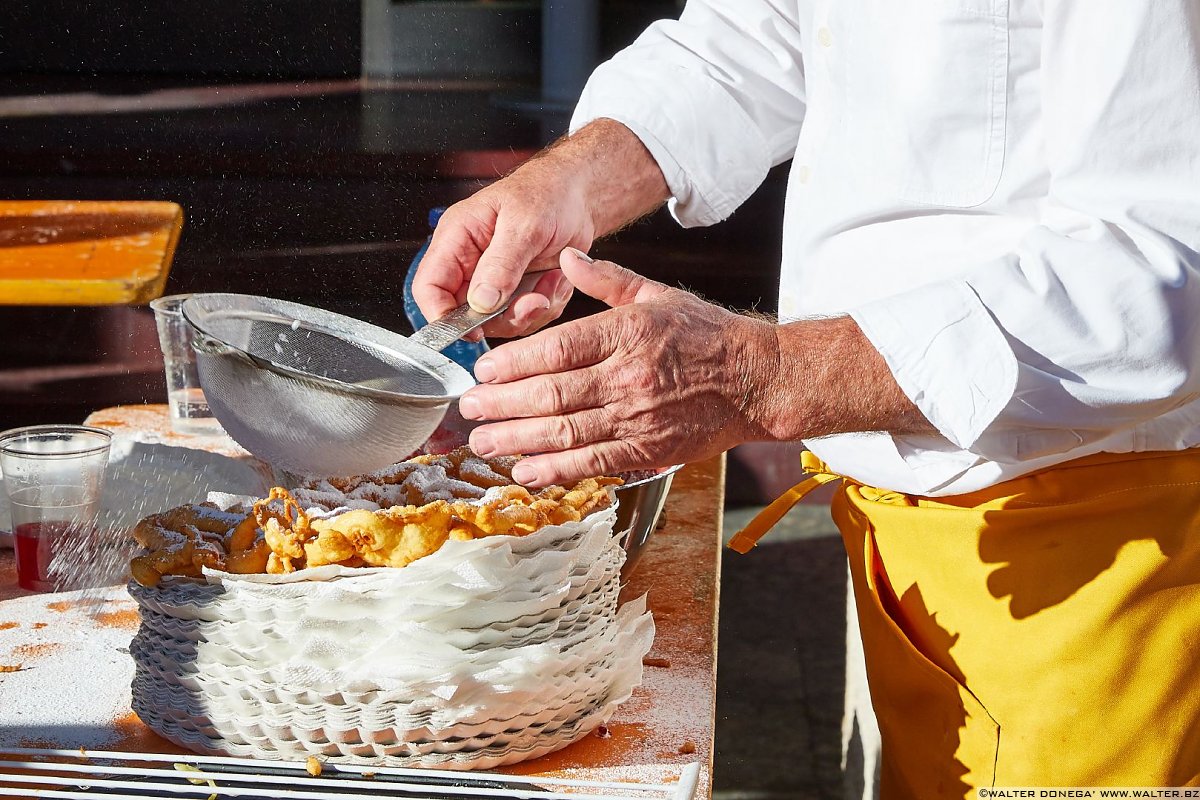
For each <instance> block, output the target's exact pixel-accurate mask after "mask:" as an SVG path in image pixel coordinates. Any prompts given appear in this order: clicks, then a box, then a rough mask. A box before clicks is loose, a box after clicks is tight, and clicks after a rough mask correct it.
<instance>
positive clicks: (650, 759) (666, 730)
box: [0, 406, 725, 798]
mask: <svg viewBox="0 0 1200 800" xmlns="http://www.w3.org/2000/svg"><path fill="white" fill-rule="evenodd" d="M164 415H165V407H162V406H157V407H155V406H150V407H140V408H128V409H107V410H105V411H104V412H100V413H98V414H95V415H93V416H92V417H91V418H89V422H91V423H97V422H98V423H99V424H108V425H109V426H110V427H113V428H114V429H118V430H119V429H122V428H124V429H126V430H127V429H128V426H129V424H130V420H140V422H137V423H136V424H137V425H139V426H140V427H142V428H144V429H146V430H147V431H149V432H150V433H151V435H157V434H155V433H154V432H153V430H152V429H155V428H157V429H158V430H159V432H164V431H165V427H164V426H163V424H162V421H163V420H164V419H165V416H164ZM170 443H171V444H174V445H190V444H195V445H196V446H202V445H203V444H206V445H207V446H208V448H211V447H212V446H213V443H212V442H211V440H208V439H204V440H195V441H194V442H189V440H188V439H187V438H186V437H175V438H174V439H172V440H171V442H170ZM224 446H226V447H228V444H226V445H224ZM231 452H236V451H231ZM724 482H725V461H724V458H723V457H719V458H714V459H711V460H708V461H704V462H701V463H697V464H689V465H688V466H686V467H685V468H684V469H682V470H680V472H679V473H678V474H677V475H676V477H675V482H674V485H673V486H672V489H671V494H670V497H669V498H668V500H667V504H666V510H665V518H666V524H665V525H664V526H663V527H661V528H660V529H659V530H658V531H656V532H655V534H654V536H653V537H652V539H651V540H650V543H649V545H648V546H647V549H646V550H645V551H644V553H643V555H642V558H641V561H640V562H639V563H638V566H637V569H636V570H635V572H634V574H633V575H632V576H631V578H630V580H629V583H628V584H627V585H626V586H625V588H624V590H623V592H622V595H621V599H622V600H623V601H624V600H629V599H632V598H635V597H638V596H640V595H642V594H646V595H647V599H648V607H649V609H650V610H651V611H652V612H653V614H654V622H655V625H656V627H657V634H656V637H655V642H654V646H653V647H652V649H651V651H650V653H649V655H648V656H647V658H646V666H645V668H644V675H643V680H642V685H641V686H640V687H639V688H638V689H637V690H635V691H634V694H633V696H632V697H631V698H630V699H629V700H628V701H626V702H625V703H624V704H623V705H622V706H621V707H620V709H619V710H618V711H617V713H616V715H615V716H614V717H613V719H612V720H611V721H610V722H609V723H608V724H607V726H605V728H606V730H605V731H604V733H605V734H606V735H605V736H603V738H602V736H601V735H598V734H597V733H592V734H589V735H588V736H586V737H584V738H583V739H581V740H580V741H578V742H576V743H575V744H573V745H571V746H569V747H567V748H565V749H563V750H560V751H558V752H557V753H551V754H550V755H547V756H544V757H542V758H539V759H535V760H533V761H529V762H526V763H524V764H518V765H516V766H513V767H509V768H507V769H505V770H502V771H507V772H510V773H519V774H529V775H538V774H553V775H556V776H560V777H561V776H564V775H565V776H569V777H578V778H586V779H592V780H621V781H641V782H655V783H657V782H669V781H671V780H673V779H674V778H675V777H676V776H677V775H678V774H679V770H680V769H681V767H682V766H683V765H685V764H688V763H692V762H697V761H698V762H700V764H701V767H702V769H701V777H700V785H699V789H698V793H697V795H696V796H697V797H699V798H704V797H709V796H710V795H711V791H712V755H713V731H714V712H715V702H716V694H715V693H716V636H717V598H718V586H719V577H720V574H719V573H720V558H719V554H720V543H721V535H720V533H721V509H722V504H723V495H724ZM30 602H33V603H39V604H41V605H40V606H39V611H41V609H43V608H44V613H41V616H40V617H38V618H37V619H33V618H30V617H29V615H28V613H25V614H24V617H23V619H22V621H21V622H20V623H19V625H18V626H13V625H11V624H9V623H10V622H11V621H10V620H8V619H7V618H6V615H5V612H6V608H8V609H15V608H16V605H15V604H18V603H23V604H28V603H30ZM73 613H75V614H77V613H79V611H78V609H73V608H71V603H69V602H62V601H60V600H56V597H55V595H42V596H37V597H29V593H27V592H23V591H22V590H20V589H19V588H17V586H16V570H15V565H14V562H13V556H12V552H11V551H8V550H0V665H4V664H7V663H10V662H12V661H14V660H20V659H18V658H17V657H18V656H20V657H21V658H22V659H23V660H24V662H25V663H26V664H27V665H30V664H32V665H36V663H37V661H38V659H39V658H45V659H53V658H54V652H55V651H54V649H53V648H50V647H46V648H43V649H44V650H45V652H44V653H39V651H38V647H37V646H36V642H37V638H36V637H37V636H38V635H39V634H42V633H45V634H46V635H47V637H49V636H50V634H51V633H52V632H53V631H54V630H55V624H56V618H57V619H60V620H65V619H66V618H67V615H70V614H73ZM102 616H104V617H105V618H104V619H103V620H102V623H101V624H103V625H104V626H106V627H109V628H111V627H122V628H123V629H124V631H125V632H126V633H127V635H128V636H129V637H130V638H131V637H132V636H133V634H134V632H135V631H136V626H137V615H136V608H135V607H134V606H133V605H132V603H131V602H129V601H127V600H120V601H118V602H116V603H114V604H113V605H112V606H111V607H109V608H106V609H105V613H104V615H102ZM63 624H65V623H63ZM39 625H40V626H42V627H41V628H37V629H36V630H30V628H36V626H39ZM18 633H21V634H22V638H21V639H20V641H21V642H22V644H21V645H20V648H21V652H20V653H14V652H13V651H14V645H15V643H16V642H17V639H16V634H18ZM31 637H33V638H32V639H31ZM31 642H33V644H32V645H31ZM5 679H6V676H5V675H4V674H2V673H0V682H3V681H4V680H5ZM80 680H86V676H81V677H80ZM108 724H109V725H110V727H111V737H110V741H109V743H108V744H106V745H105V746H106V747H107V748H108V749H125V750H132V751H137V752H180V751H179V749H178V748H177V747H175V746H174V745H172V744H170V743H169V742H166V741H165V740H163V739H160V738H159V737H158V736H156V735H155V734H154V733H153V732H151V731H150V730H149V729H148V728H146V727H145V726H144V725H143V724H142V723H141V722H140V720H138V719H137V717H136V716H135V715H133V713H132V712H131V711H130V710H129V708H128V707H124V708H121V709H117V711H116V713H115V715H114V718H113V719H112V721H111V722H110V723H108ZM9 733H10V734H11V731H10V732H9ZM4 735H5V731H4V730H3V728H2V727H0V737H3V736H4ZM9 739H10V740H11V739H12V737H11V736H10V737H9ZM17 743H18V741H8V742H6V744H7V745H10V746H11V745H13V744H17ZM36 744H39V745H46V746H58V747H64V748H74V747H78V746H79V745H80V742H78V741H73V740H72V738H71V729H70V728H64V729H63V733H62V734H61V735H57V736H55V737H54V738H53V739H52V740H50V741H46V740H45V737H43V739H40V740H37V741H36ZM2 773H3V767H2V766H0V774H2Z"/></svg>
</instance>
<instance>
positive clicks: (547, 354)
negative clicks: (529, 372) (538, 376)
mask: <svg viewBox="0 0 1200 800" xmlns="http://www.w3.org/2000/svg"><path fill="white" fill-rule="evenodd" d="M542 360H543V363H544V364H545V367H546V369H548V370H551V371H553V372H559V371H561V370H564V369H566V368H567V367H568V366H570V363H571V350H570V347H569V346H568V345H567V341H566V339H565V338H564V337H563V336H562V335H561V334H555V335H552V336H549V337H548V338H547V339H546V343H545V346H544V347H543V350H542Z"/></svg>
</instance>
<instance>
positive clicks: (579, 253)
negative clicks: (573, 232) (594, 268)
mask: <svg viewBox="0 0 1200 800" xmlns="http://www.w3.org/2000/svg"><path fill="white" fill-rule="evenodd" d="M567 249H568V250H570V251H571V252H572V253H574V254H575V255H576V256H578V257H579V258H580V259H581V260H583V261H586V262H587V263H589V264H593V263H595V261H596V259H594V258H592V257H591V256H589V255H588V254H587V253H585V252H583V251H582V250H580V249H579V248H577V247H569V248H567Z"/></svg>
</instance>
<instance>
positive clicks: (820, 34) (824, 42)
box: [817, 27, 833, 47]
mask: <svg viewBox="0 0 1200 800" xmlns="http://www.w3.org/2000/svg"><path fill="white" fill-rule="evenodd" d="M817 41H818V42H820V44H821V47H832V46H833V32H832V31H831V30H829V28H825V27H822V28H821V29H820V30H819V31H817Z"/></svg>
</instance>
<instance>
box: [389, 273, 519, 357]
mask: <svg viewBox="0 0 1200 800" xmlns="http://www.w3.org/2000/svg"><path fill="white" fill-rule="evenodd" d="M541 277H542V273H540V272H530V273H528V274H526V275H525V277H524V278H522V279H521V282H520V283H518V284H517V288H516V289H515V290H514V291H513V293H512V295H511V296H510V297H509V298H508V300H506V301H504V302H503V303H501V304H500V307H499V308H497V309H496V310H495V311H490V312H488V313H486V314H481V313H480V312H478V311H476V310H474V309H473V308H471V306H469V305H466V304H464V305H461V306H459V307H458V308H456V309H454V310H453V311H450V312H448V313H447V314H446V315H445V316H443V317H441V318H440V319H438V320H435V321H434V322H430V323H429V324H428V325H426V326H425V327H423V328H420V329H419V330H417V331H416V332H414V333H413V335H412V336H410V337H408V340H409V341H410V342H416V343H417V344H419V345H423V346H425V347H428V348H429V349H430V350H437V351H438V352H441V351H442V350H444V349H445V348H447V347H449V346H450V345H452V344H454V343H455V342H457V341H458V340H459V339H461V338H462V337H463V335H464V334H466V333H470V332H471V331H473V330H475V329H476V328H478V327H479V326H480V325H482V324H483V323H485V322H487V321H488V320H490V319H494V318H495V317H498V316H500V315H501V314H502V313H504V310H505V309H507V308H508V306H509V304H511V303H512V301H513V300H516V299H517V298H518V297H520V296H521V295H523V294H529V293H530V292H531V291H533V287H534V286H536V285H537V282H538V279H540V278H541Z"/></svg>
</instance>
